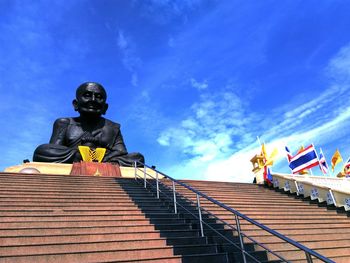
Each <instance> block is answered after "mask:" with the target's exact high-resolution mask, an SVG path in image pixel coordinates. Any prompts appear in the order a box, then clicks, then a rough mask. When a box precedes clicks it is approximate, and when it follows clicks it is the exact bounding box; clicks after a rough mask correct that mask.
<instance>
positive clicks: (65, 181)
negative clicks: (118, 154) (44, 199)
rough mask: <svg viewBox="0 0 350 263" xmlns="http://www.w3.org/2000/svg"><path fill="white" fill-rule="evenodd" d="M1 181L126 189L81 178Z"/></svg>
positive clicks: (130, 186)
mask: <svg viewBox="0 0 350 263" xmlns="http://www.w3.org/2000/svg"><path fill="white" fill-rule="evenodd" d="M0 178H1V181H2V182H3V183H4V185H10V184H14V183H18V184H19V185H28V184H32V185H38V186H40V185H48V186H57V185H62V186H83V187H89V186H92V187H96V186H98V187H101V186H103V187H111V186H115V185H118V186H119V187H124V186H123V184H120V183H119V182H118V181H116V180H104V181H103V180H91V179H88V180H82V179H81V178H79V179H73V178H71V179H68V178H61V179H57V180H55V179H51V180H43V178H40V179H35V178H33V177H32V176H31V177H27V178H26V179H24V178H4V177H0ZM125 187H127V188H129V189H137V188H139V187H137V185H134V186H133V185H128V186H125Z"/></svg>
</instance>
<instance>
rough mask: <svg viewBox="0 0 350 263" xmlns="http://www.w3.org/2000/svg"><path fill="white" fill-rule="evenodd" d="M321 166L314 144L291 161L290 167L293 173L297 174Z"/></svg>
mask: <svg viewBox="0 0 350 263" xmlns="http://www.w3.org/2000/svg"><path fill="white" fill-rule="evenodd" d="M318 164H319V162H318V158H317V154H316V151H315V147H314V145H313V144H311V145H310V146H308V147H306V148H305V149H303V150H301V151H299V152H298V153H297V154H296V155H295V156H293V157H292V158H291V159H290V162H289V167H290V169H292V173H294V174H296V173H299V172H300V171H302V170H307V169H310V168H311V167H314V166H317V165H318Z"/></svg>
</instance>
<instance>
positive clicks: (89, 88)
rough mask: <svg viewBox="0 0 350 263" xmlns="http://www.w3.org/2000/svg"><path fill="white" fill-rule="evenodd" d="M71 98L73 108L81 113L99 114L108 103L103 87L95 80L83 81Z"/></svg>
mask: <svg viewBox="0 0 350 263" xmlns="http://www.w3.org/2000/svg"><path fill="white" fill-rule="evenodd" d="M75 95H76V98H75V99H74V100H73V107H74V110H76V111H78V112H79V113H80V114H81V115H89V116H95V117H96V116H101V115H103V114H105V113H106V111H107V109H108V104H107V103H106V99H107V94H106V90H105V89H104V87H103V86H102V85H101V84H99V83H97V82H85V83H83V84H81V85H80V86H79V87H78V88H77V90H76V94H75Z"/></svg>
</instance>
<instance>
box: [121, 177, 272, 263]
mask: <svg viewBox="0 0 350 263" xmlns="http://www.w3.org/2000/svg"><path fill="white" fill-rule="evenodd" d="M118 183H119V184H120V185H121V187H122V188H123V189H124V191H125V192H126V193H128V195H129V196H130V197H131V199H132V200H133V201H134V203H135V204H136V205H137V206H138V207H139V208H140V209H141V211H142V212H143V213H144V214H145V216H146V217H147V218H148V219H149V220H150V222H151V223H152V224H153V225H154V226H155V229H156V230H158V231H159V232H160V235H161V237H164V238H166V240H167V244H168V245H171V246H173V250H174V255H181V256H182V262H185V263H194V262H206V263H210V262H215V263H220V262H224V263H228V262H243V259H242V253H241V251H240V250H239V247H240V242H239V238H238V234H237V231H234V230H232V229H228V228H227V226H226V227H225V225H224V224H223V223H221V222H220V221H218V220H217V219H215V218H214V217H213V216H211V215H209V214H206V213H203V214H202V220H203V222H205V224H203V229H204V236H203V237H202V236H201V230H200V224H199V219H198V209H197V207H196V206H195V205H194V204H193V203H192V202H191V201H190V200H189V199H187V198H185V197H183V196H182V195H180V194H177V195H176V200H177V203H178V204H177V213H175V212H174V204H173V193H172V191H171V189H169V188H168V187H167V186H160V190H161V192H162V194H161V195H160V198H159V199H157V197H156V194H155V191H154V192H152V190H150V189H145V188H144V187H143V184H142V185H141V184H139V183H138V182H137V181H135V180H125V181H121V180H120V179H119V180H118ZM152 183H153V184H154V183H155V182H152ZM148 187H149V188H151V186H150V185H148ZM230 241H231V242H232V243H233V244H232V243H230ZM244 247H245V250H246V251H248V252H249V254H250V255H252V256H253V257H255V258H256V259H258V262H259V261H260V262H267V261H268V258H267V253H266V252H265V251H255V245H254V244H253V243H246V244H245V245H244ZM246 259H247V262H257V261H255V260H253V259H250V258H249V256H246Z"/></svg>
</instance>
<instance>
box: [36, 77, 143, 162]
mask: <svg viewBox="0 0 350 263" xmlns="http://www.w3.org/2000/svg"><path fill="white" fill-rule="evenodd" d="M106 99H107V94H106V91H105V89H104V88H103V86H102V85H101V84H99V83H96V82H86V83H83V84H81V85H80V86H79V87H78V88H77V91H76V99H74V100H73V107H74V110H75V111H78V112H79V114H80V116H79V117H75V118H60V119H57V120H56V121H55V123H54V125H53V132H52V136H51V139H50V143H49V144H42V145H40V146H38V147H37V148H36V150H35V151H34V155H33V161H34V162H55V163H73V162H79V161H81V160H82V158H81V155H80V153H79V150H78V146H79V145H85V146H89V147H90V148H92V149H94V148H98V147H100V148H106V154H105V156H104V158H103V160H102V162H110V163H118V164H120V165H123V166H133V165H134V161H135V160H136V161H140V162H142V163H144V157H143V155H142V154H140V153H128V152H127V150H126V147H125V144H124V141H123V136H122V134H121V131H120V125H119V124H118V123H115V122H112V121H110V120H108V119H105V118H103V117H102V115H104V114H105V113H106V111H107V108H108V104H107V103H106Z"/></svg>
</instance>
